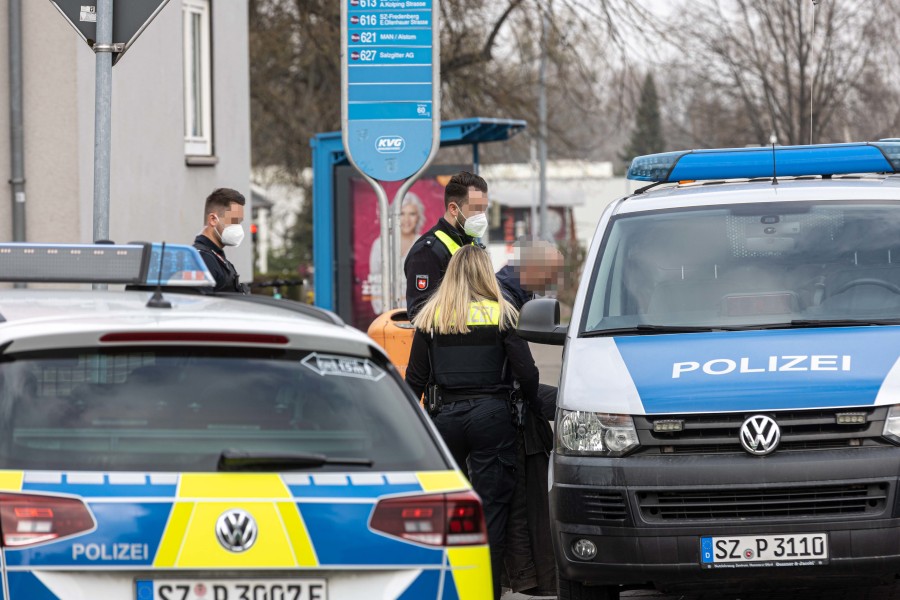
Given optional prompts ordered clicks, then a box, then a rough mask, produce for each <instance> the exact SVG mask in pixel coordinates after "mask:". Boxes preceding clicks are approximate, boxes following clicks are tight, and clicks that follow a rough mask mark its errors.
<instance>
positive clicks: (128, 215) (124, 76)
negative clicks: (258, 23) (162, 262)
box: [0, 0, 252, 280]
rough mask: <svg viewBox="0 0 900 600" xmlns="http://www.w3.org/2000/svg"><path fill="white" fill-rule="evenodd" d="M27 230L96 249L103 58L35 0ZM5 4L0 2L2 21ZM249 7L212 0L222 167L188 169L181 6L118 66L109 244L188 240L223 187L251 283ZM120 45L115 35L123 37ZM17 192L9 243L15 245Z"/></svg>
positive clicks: (4, 114) (2, 79)
mask: <svg viewBox="0 0 900 600" xmlns="http://www.w3.org/2000/svg"><path fill="white" fill-rule="evenodd" d="M22 4H23V5H24V6H23V8H24V19H25V23H24V29H25V31H24V38H25V50H24V53H25V54H24V55H25V67H24V68H25V73H24V78H25V147H26V157H25V160H26V163H25V166H26V178H27V182H26V193H27V198H28V202H27V208H26V210H27V214H26V219H27V223H26V230H27V231H26V233H27V236H28V239H29V241H34V242H89V241H91V238H92V231H93V216H92V213H93V170H94V167H93V155H94V154H93V147H94V64H95V60H94V53H93V52H92V51H91V49H90V48H89V47H88V46H87V44H85V43H84V41H83V40H81V38H80V37H78V35H77V34H76V32H75V31H74V29H72V27H71V26H70V25H69V24H68V23H67V22H66V21H65V20H64V19H63V17H62V16H61V15H60V14H59V13H58V12H57V10H56V9H55V8H54V7H53V5H52V3H51V2H49V0H26V1H23V3H22ZM6 11H7V0H0V14H3V15H5V14H6ZM247 18H248V12H247V0H213V2H212V37H213V115H214V147H215V150H214V151H215V154H216V156H217V157H218V164H216V165H215V166H211V167H201V166H187V165H186V164H185V159H184V138H183V127H184V125H183V122H184V121H183V120H184V108H183V83H182V81H183V79H182V24H181V23H182V18H181V1H180V0H170V1H169V3H168V4H167V5H166V7H165V8H164V9H163V10H162V11H161V12H160V14H159V15H157V17H156V19H155V20H154V21H153V23H151V24H150V26H149V27H148V28H147V29H146V30H145V31H144V32H143V34H142V35H141V37H140V38H138V40H137V41H136V42H135V44H134V45H133V46H132V47H131V48H130V49H129V50H128V52H127V54H125V55H124V56H123V57H122V58H121V59H120V61H119V62H118V64H117V65H116V66H115V67H113V103H112V111H113V114H112V162H111V169H112V178H111V185H110V187H111V194H110V222H109V230H110V238H112V239H113V240H115V241H117V242H128V241H133V240H147V241H161V240H165V241H167V242H170V243H190V242H191V241H192V240H193V238H194V236H195V235H196V233H197V232H198V231H199V229H200V228H201V227H202V224H203V201H204V199H205V198H206V196H207V195H208V194H209V192H210V191H212V190H213V189H214V188H216V187H222V186H225V187H233V188H235V189H237V190H239V191H240V192H241V193H243V194H244V195H245V196H246V198H247V201H248V206H247V207H246V213H247V217H246V229H247V243H245V244H243V245H242V246H241V247H240V248H238V249H232V250H230V251H229V252H228V256H229V258H230V259H231V260H232V261H233V262H234V263H235V265H236V266H237V269H238V271H239V272H240V273H241V274H242V275H243V278H244V279H245V280H249V279H250V278H251V277H252V266H251V248H250V246H251V244H250V243H249V239H250V236H249V221H250V217H249V215H250V209H251V207H250V205H249V204H250V100H249V64H248V62H249V57H248V50H247V47H248V46H247V43H248V39H247V38H248V22H247ZM116 41H118V40H116ZM7 82H8V73H7V41H6V27H0V132H2V134H0V179H2V181H4V182H5V181H7V180H8V179H9V143H8V141H7V140H8V131H9V124H8V113H9V108H8V89H9V86H8V83H7ZM10 195H11V194H10V192H9V186H6V193H2V192H0V240H10V239H12V224H11V209H10V206H11V201H10V199H9V198H10Z"/></svg>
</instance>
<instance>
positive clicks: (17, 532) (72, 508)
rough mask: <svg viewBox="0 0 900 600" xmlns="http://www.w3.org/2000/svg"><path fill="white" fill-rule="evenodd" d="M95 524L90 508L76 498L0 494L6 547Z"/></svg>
mask: <svg viewBox="0 0 900 600" xmlns="http://www.w3.org/2000/svg"><path fill="white" fill-rule="evenodd" d="M95 526H96V522H95V521H94V516H93V515H92V514H91V511H89V510H88V508H87V506H85V504H84V502H82V501H81V500H79V499H77V498H63V497H58V496H38V495H31V494H0V532H2V534H3V538H2V539H3V546H5V547H7V548H21V547H23V546H30V545H32V544H40V543H41V542H48V541H51V540H55V539H57V538H62V537H67V536H70V535H75V534H77V533H86V532H88V531H90V530H92V529H93V528H94V527H95Z"/></svg>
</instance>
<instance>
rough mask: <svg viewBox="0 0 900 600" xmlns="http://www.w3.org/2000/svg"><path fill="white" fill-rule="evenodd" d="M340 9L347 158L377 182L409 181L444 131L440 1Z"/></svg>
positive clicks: (380, 0)
mask: <svg viewBox="0 0 900 600" xmlns="http://www.w3.org/2000/svg"><path fill="white" fill-rule="evenodd" d="M342 2H344V3H346V4H345V6H344V10H343V11H342V12H343V14H342V18H343V23H342V28H341V29H342V32H341V33H342V38H343V39H342V42H343V48H342V49H341V52H342V55H343V60H342V63H343V64H342V67H343V70H344V76H343V102H344V106H343V111H342V112H343V121H344V122H343V127H344V130H345V135H346V150H347V152H348V154H349V155H350V157H351V160H352V162H353V163H354V164H355V165H356V166H357V167H358V168H359V169H360V170H361V171H362V172H363V173H365V174H366V175H368V176H369V177H371V178H372V179H375V180H379V181H400V180H401V179H406V178H408V177H411V176H413V175H415V174H416V173H418V172H419V170H420V169H422V168H423V167H424V166H425V164H426V162H427V161H428V159H429V155H430V154H431V152H432V145H433V143H434V142H435V139H434V137H435V135H434V132H435V131H439V123H440V96H439V94H440V82H439V77H440V76H439V73H440V57H439V56H438V53H439V51H440V44H439V40H436V39H435V37H436V34H435V29H436V17H437V15H436V14H435V12H436V11H435V10H434V7H435V5H437V0H342Z"/></svg>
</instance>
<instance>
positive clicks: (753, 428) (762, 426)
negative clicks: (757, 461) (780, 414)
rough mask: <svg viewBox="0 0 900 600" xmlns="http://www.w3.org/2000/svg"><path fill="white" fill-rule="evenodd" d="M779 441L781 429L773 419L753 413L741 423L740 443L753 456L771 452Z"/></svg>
mask: <svg viewBox="0 0 900 600" xmlns="http://www.w3.org/2000/svg"><path fill="white" fill-rule="evenodd" d="M780 441H781V429H780V428H779V427H778V423H776V422H775V419H773V418H771V417H767V416H766V415H753V416H752V417H750V418H748V419H747V420H746V421H744V423H743V425H741V445H742V446H743V447H744V450H746V451H747V452H749V453H750V454H753V455H754V456H765V455H767V454H771V453H772V452H774V451H775V448H777V447H778V442H780Z"/></svg>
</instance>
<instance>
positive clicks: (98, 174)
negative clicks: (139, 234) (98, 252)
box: [94, 0, 113, 241]
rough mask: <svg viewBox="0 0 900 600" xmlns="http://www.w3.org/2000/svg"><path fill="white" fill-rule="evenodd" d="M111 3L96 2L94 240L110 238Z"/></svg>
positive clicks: (111, 0) (104, 0)
mask: <svg viewBox="0 0 900 600" xmlns="http://www.w3.org/2000/svg"><path fill="white" fill-rule="evenodd" d="M112 26H113V0H97V41H96V43H95V44H94V53H95V54H96V55H97V77H96V84H95V87H94V110H95V112H94V241H97V240H106V239H109V161H110V154H111V148H110V147H111V145H112V50H113V48H112V31H113V27H112Z"/></svg>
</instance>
